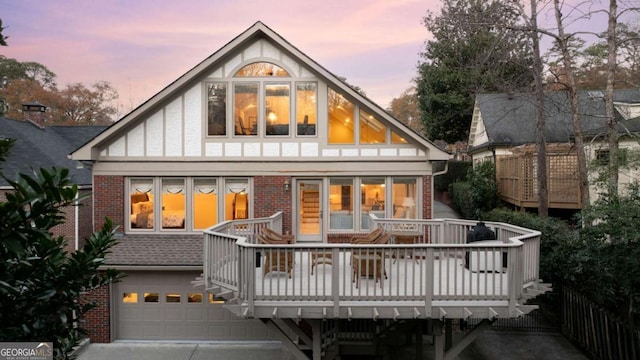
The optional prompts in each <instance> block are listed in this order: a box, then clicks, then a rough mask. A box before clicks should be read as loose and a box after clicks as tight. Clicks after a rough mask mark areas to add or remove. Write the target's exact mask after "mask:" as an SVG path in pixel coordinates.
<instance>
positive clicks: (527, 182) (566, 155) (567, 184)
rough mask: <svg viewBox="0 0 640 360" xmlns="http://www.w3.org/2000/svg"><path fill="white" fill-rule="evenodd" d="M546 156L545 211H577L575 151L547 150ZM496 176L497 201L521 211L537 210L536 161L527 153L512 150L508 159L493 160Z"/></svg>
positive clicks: (578, 197)
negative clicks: (546, 189) (546, 200)
mask: <svg viewBox="0 0 640 360" xmlns="http://www.w3.org/2000/svg"><path fill="white" fill-rule="evenodd" d="M550 151H555V152H552V153H549V154H547V185H548V191H549V208H552V209H581V208H582V201H581V197H580V190H579V186H578V182H579V179H578V161H577V157H576V154H575V151H572V150H571V151H570V150H568V149H564V148H561V149H558V148H551V149H550ZM496 172H497V180H498V192H499V193H500V197H501V198H502V199H503V200H504V201H506V202H508V203H511V204H513V205H515V206H518V207H521V208H537V207H538V189H537V188H536V183H537V178H536V176H537V160H536V154H535V152H532V150H531V149H527V148H524V150H521V151H516V150H514V155H512V156H501V157H499V158H498V159H497V163H496Z"/></svg>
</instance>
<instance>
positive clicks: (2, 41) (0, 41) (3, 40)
mask: <svg viewBox="0 0 640 360" xmlns="http://www.w3.org/2000/svg"><path fill="white" fill-rule="evenodd" d="M4 29H6V28H4V27H2V19H0V46H7V37H8V36H4V35H2V30H4Z"/></svg>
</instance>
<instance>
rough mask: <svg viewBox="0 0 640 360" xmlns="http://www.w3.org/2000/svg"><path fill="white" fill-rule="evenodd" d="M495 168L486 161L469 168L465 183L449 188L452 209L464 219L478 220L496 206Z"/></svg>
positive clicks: (496, 185) (457, 183)
mask: <svg viewBox="0 0 640 360" xmlns="http://www.w3.org/2000/svg"><path fill="white" fill-rule="evenodd" d="M495 173H496V172H495V166H494V165H493V163H492V162H489V161H486V162H483V163H481V164H478V165H476V167H475V168H469V169H468V171H467V175H466V176H465V181H459V182H455V183H453V184H451V186H449V192H450V193H451V202H452V204H453V207H454V209H455V210H456V211H457V212H458V213H459V214H460V215H461V216H462V217H463V218H465V219H480V218H481V215H482V213H484V212H486V211H489V210H491V209H493V208H495V207H496V206H497V204H498V184H497V183H496V176H495Z"/></svg>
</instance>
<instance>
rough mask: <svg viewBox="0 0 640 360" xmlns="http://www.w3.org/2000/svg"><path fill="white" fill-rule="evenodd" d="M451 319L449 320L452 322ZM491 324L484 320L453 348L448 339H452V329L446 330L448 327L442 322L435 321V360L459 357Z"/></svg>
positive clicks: (451, 359)
mask: <svg viewBox="0 0 640 360" xmlns="http://www.w3.org/2000/svg"><path fill="white" fill-rule="evenodd" d="M450 320H451V319H447V321H450ZM490 324H491V322H490V321H489V320H486V319H485V320H483V321H482V322H480V324H478V325H477V326H476V327H475V328H474V329H473V330H471V332H469V333H468V334H467V335H465V336H464V337H463V338H462V339H460V341H458V343H456V344H455V345H453V346H451V345H452V344H451V343H449V341H450V339H449V340H448V339H447V337H451V335H452V334H451V333H450V331H451V329H449V330H446V328H447V327H449V328H450V326H447V325H446V324H445V322H443V321H442V320H434V321H433V335H434V338H435V339H434V341H433V344H434V348H435V358H434V359H435V360H453V359H455V358H456V356H458V355H459V354H460V353H461V352H462V350H464V349H465V348H466V347H467V346H469V345H470V344H471V343H472V342H473V341H474V340H475V339H476V338H477V337H478V336H479V335H480V334H482V332H483V331H485V330H486V329H487V328H488V327H489V325H490ZM443 327H444V328H443Z"/></svg>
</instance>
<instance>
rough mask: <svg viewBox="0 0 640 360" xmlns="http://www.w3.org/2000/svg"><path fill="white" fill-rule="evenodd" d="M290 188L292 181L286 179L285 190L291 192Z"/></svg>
mask: <svg viewBox="0 0 640 360" xmlns="http://www.w3.org/2000/svg"><path fill="white" fill-rule="evenodd" d="M289 188H291V182H289V180H285V181H284V191H285V192H289Z"/></svg>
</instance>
